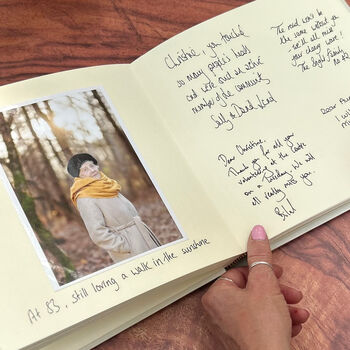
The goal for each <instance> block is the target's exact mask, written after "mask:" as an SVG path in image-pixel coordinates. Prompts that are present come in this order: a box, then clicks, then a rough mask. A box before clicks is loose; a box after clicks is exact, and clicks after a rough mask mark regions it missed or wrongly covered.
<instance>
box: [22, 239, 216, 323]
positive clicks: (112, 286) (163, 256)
mask: <svg viewBox="0 0 350 350" xmlns="http://www.w3.org/2000/svg"><path fill="white" fill-rule="evenodd" d="M209 244H210V242H209V241H208V239H206V238H203V239H199V240H192V242H189V243H188V244H187V245H186V246H185V247H182V248H181V250H180V251H177V250H174V251H168V250H167V251H164V252H162V253H160V254H159V255H158V256H148V257H147V256H146V257H145V259H144V260H143V261H141V262H139V263H138V264H136V265H134V266H132V267H131V268H129V269H128V270H124V271H120V270H119V272H118V273H116V274H114V275H111V276H110V277H109V278H107V279H101V280H100V281H98V282H86V283H85V284H84V285H83V286H80V288H77V289H74V290H73V292H72V294H71V295H70V297H69V298H68V299H63V298H62V297H61V298H60V297H59V296H57V297H54V298H53V297H52V298H48V299H47V300H45V301H43V303H42V304H41V305H36V306H33V307H30V308H28V309H27V310H26V313H25V314H26V318H27V321H28V322H29V323H30V324H31V325H34V324H38V323H39V322H40V321H42V320H45V319H47V318H48V317H53V316H54V315H56V314H58V313H60V314H62V313H64V312H69V310H70V309H71V308H72V307H74V306H75V305H77V304H81V303H84V302H87V301H88V300H89V298H91V296H93V295H101V297H103V298H104V296H103V294H104V293H105V292H106V291H107V290H112V291H113V292H116V293H119V292H120V291H121V288H122V287H123V285H124V284H127V283H128V281H129V280H130V279H134V278H139V277H140V276H143V275H145V274H147V272H148V271H150V270H160V269H162V268H166V266H167V265H168V264H169V263H172V262H173V261H175V260H176V259H178V258H179V256H181V255H185V254H186V255H189V254H193V253H195V252H196V251H198V250H199V249H202V248H204V247H205V246H207V245H209ZM174 249H176V248H174Z"/></svg>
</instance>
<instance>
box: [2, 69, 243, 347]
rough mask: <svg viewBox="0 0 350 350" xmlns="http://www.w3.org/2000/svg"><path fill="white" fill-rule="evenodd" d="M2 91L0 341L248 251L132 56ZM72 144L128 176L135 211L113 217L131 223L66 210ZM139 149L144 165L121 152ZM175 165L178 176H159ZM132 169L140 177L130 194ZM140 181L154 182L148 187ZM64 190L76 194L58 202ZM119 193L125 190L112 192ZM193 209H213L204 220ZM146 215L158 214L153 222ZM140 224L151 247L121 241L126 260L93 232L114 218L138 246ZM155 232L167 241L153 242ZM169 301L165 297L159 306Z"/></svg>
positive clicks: (39, 336) (126, 318)
mask: <svg viewBox="0 0 350 350" xmlns="http://www.w3.org/2000/svg"><path fill="white" fill-rule="evenodd" d="M0 91H1V92H0V135H1V136H0V153H1V154H0V158H1V162H2V167H1V168H0V175H1V178H0V180H1V181H0V199H1V200H0V221H1V223H2V232H3V238H2V244H1V259H0V260H1V264H0V265H1V276H2V286H3V288H2V289H1V293H0V295H1V299H2V300H4V301H6V302H5V303H3V305H2V309H1V320H0V328H1V329H2V330H6V331H5V332H2V335H1V339H0V348H1V349H4V350H5V349H6V350H8V349H19V348H22V347H25V346H28V345H30V344H33V343H35V342H38V341H41V340H43V339H45V338H47V337H50V336H52V335H55V334H56V333H58V332H62V331H64V330H65V329H67V328H69V327H70V326H72V325H75V324H78V323H79V322H81V321H84V320H87V319H90V318H91V317H93V316H95V315H97V314H99V313H101V312H103V311H106V310H109V309H111V308H113V307H115V306H117V305H120V304H123V303H124V302H126V301H130V300H132V299H135V298H137V297H138V296H141V295H142V294H144V293H146V292H147V291H150V290H154V289H155V288H157V287H159V286H162V285H164V284H167V283H168V282H170V281H174V283H176V280H177V279H179V278H181V277H184V276H186V275H188V274H190V273H192V272H194V271H199V270H201V274H202V276H203V278H204V279H205V278H206V277H204V275H206V274H207V273H208V275H207V276H209V274H210V271H212V270H213V269H214V266H212V267H210V268H209V269H208V270H206V269H205V267H206V266H209V265H213V264H214V263H218V262H220V263H219V265H216V266H215V268H219V267H222V266H224V265H225V264H226V263H228V262H225V261H224V260H225V259H228V258H229V257H232V256H234V255H237V254H239V253H240V251H239V248H238V245H237V244H235V243H233V242H232V239H230V236H229V234H228V233H227V232H228V230H227V227H226V224H225V222H224V220H222V219H221V216H220V214H219V213H217V212H216V210H215V208H214V207H213V206H212V204H211V201H210V200H209V198H208V197H207V195H206V193H205V192H204V191H203V190H202V189H201V187H200V185H199V184H198V182H197V181H196V179H195V177H194V176H193V174H192V170H191V169H190V167H188V165H187V163H186V162H185V161H184V160H183V157H182V154H181V153H180V152H179V150H178V149H177V146H176V144H175V143H174V142H173V141H172V139H171V137H169V135H168V134H167V131H166V129H164V128H163V126H162V125H161V124H159V125H158V124H157V123H156V121H157V117H156V111H155V110H154V108H153V107H152V105H151V104H150V103H149V101H148V100H147V98H146V97H145V96H144V94H143V92H142V90H141V89H140V87H139V85H138V83H137V81H135V80H134V79H133V76H132V73H131V72H130V67H129V65H112V66H100V67H92V68H86V69H79V70H74V71H67V72H62V73H57V74H52V75H48V76H44V77H40V78H37V79H31V80H27V81H23V82H19V83H16V84H12V85H8V86H4V87H1V88H0ZM72 107H74V108H72ZM108 116H112V118H109V119H108V118H107V117H108ZM49 117H50V118H51V117H54V118H52V119H53V120H51V121H50V119H49ZM124 119H128V122H124ZM144 121H146V124H145V123H144ZM116 123H119V124H118V125H119V126H118V125H116ZM130 126H134V128H130ZM121 129H122V131H123V132H124V133H125V134H126V136H127V138H128V139H129V142H130V144H129V146H128V145H126V144H123V143H121V142H119V143H118V144H117V145H116V144H115V142H116V140H117V134H116V130H118V133H121ZM150 130H151V131H150ZM58 131H60V132H58ZM62 131H64V132H62ZM62 133H63V136H67V137H66V138H64V137H63V136H62ZM124 139H125V137H124ZM139 139H142V140H143V142H140V140H139ZM118 140H119V138H118ZM64 141H65V142H64ZM67 145H68V147H66V146H67ZM65 148H66V153H67V155H66V153H65V151H64V149H65ZM69 150H70V151H71V152H70V153H69V152H68V151H69ZM54 151H55V152H54ZM156 151H157V152H156ZM72 152H74V153H77V154H80V153H85V152H87V153H89V154H90V155H91V154H93V155H94V156H95V157H96V159H97V160H96V159H95V160H96V162H97V163H98V164H99V166H100V170H101V171H103V173H104V174H105V175H107V176H108V177H109V178H110V179H113V180H114V179H116V180H118V181H119V182H120V184H121V190H120V191H121V192H120V194H122V195H123V198H124V199H123V203H124V207H122V208H125V209H123V210H124V211H123V210H121V213H119V212H118V215H115V216H116V218H117V219H118V218H119V217H122V216H126V217H127V218H129V216H128V215H131V214H132V216H133V217H132V219H131V221H129V220H130V219H128V220H127V222H126V223H125V224H122V225H114V226H113V224H111V225H109V224H107V223H105V224H100V223H101V220H102V219H101V215H99V214H97V215H96V211H91V210H90V211H89V212H88V215H85V216H83V215H81V218H80V211H79V210H77V209H79V208H77V207H74V206H73V205H72V204H73V203H71V205H70V206H67V207H65V206H64V205H62V202H59V201H64V199H65V197H68V198H69V188H70V186H71V185H72V184H73V183H75V182H74V181H75V180H74V178H77V177H79V176H80V173H79V176H77V174H73V175H72V174H70V175H69V174H68V173H67V162H68V164H69V161H68V159H69V157H71V156H72ZM132 152H136V156H137V157H138V159H139V163H140V164H139V163H138V162H133V163H129V161H127V162H125V161H124V160H123V159H124V158H127V160H128V159H129V158H135V154H133V153H132ZM45 155H46V156H47V158H45V157H44V156H45ZM45 159H46V161H45ZM90 159H91V158H90ZM47 160H49V161H47ZM83 164H85V163H83ZM91 164H95V163H93V162H91ZM95 165H96V164H95ZM142 168H143V170H142ZM165 169H166V171H167V172H171V173H172V174H174V175H176V176H174V177H167V176H160V174H162V173H163V172H164V171H165ZM179 169H181V171H179ZM73 170H74V169H73ZM71 171H72V170H71ZM143 171H144V172H146V173H147V175H148V177H145V174H144V173H143ZM135 172H141V173H142V174H143V175H142V174H141V173H140V174H139V173H137V174H138V175H137V176H135ZM125 174H127V176H124V175H125ZM71 175H72V176H71ZM92 175H93V174H92ZM126 177H131V178H134V179H136V180H135V181H134V183H132V184H131V185H130V186H129V187H130V188H129V192H127V189H128V183H127V181H126V180H127V179H126ZM142 179H143V180H144V181H143V182H142ZM54 180H55V181H56V182H52V181H54ZM142 184H145V187H144V189H143V190H139V188H142V187H141V185H142ZM60 188H62V189H64V190H65V191H66V192H65V195H64V196H62V197H60V198H59V199H58V197H56V195H57V194H58V193H60V192H59V191H58V190H59V189H60ZM127 193H128V194H127ZM138 194H139V195H138ZM52 197H53V198H52ZM119 197H120V196H119V193H118V196H115V195H114V194H113V197H112V198H103V200H106V199H107V200H112V201H113V200H114V198H119ZM153 198H155V201H154V200H153ZM83 199H84V198H83ZM88 199H89V198H88ZM78 201H79V200H78ZM132 202H133V204H134V206H133V205H132V204H130V203H132ZM78 203H79V202H78ZM125 203H126V204H125ZM128 203H129V204H128ZM155 203H157V204H156V205H155ZM193 207H195V208H196V209H197V210H200V211H201V212H202V215H203V217H196V218H194V217H193V214H192V208H193ZM113 208H114V210H116V207H113ZM136 208H137V213H138V214H139V215H137V214H135V213H136ZM117 210H118V209H117ZM107 211H108V208H107ZM107 211H106V210H105V211H104V215H106V213H107ZM71 213H73V214H74V215H72V216H71V215H70V214H71ZM97 213H98V211H97ZM129 213H131V214H129ZM147 217H148V218H149V219H150V221H149V223H145V222H143V220H144V221H146V218H147ZM90 218H94V220H92V226H93V225H95V224H97V223H98V228H97V229H96V230H94V229H93V230H91V226H89V225H90V224H89V222H90ZM104 218H105V220H107V217H106V216H105V217H104ZM80 219H81V220H82V221H81V222H80V221H79V220H80ZM79 222H80V223H79ZM84 224H85V226H86V227H85V226H84ZM147 224H148V225H147ZM134 225H135V227H136V228H137V230H138V231H137V232H143V235H147V233H148V235H149V236H148V239H149V240H150V239H151V240H152V241H151V243H148V242H147V244H151V246H150V247H149V248H148V250H147V249H144V248H143V249H142V251H141V252H140V251H138V252H137V253H133V254H129V253H128V252H129V251H128V250H127V249H125V251H123V250H121V248H120V250H118V249H119V248H115V249H114V250H112V253H113V251H116V252H117V253H118V254H119V255H117V257H120V256H121V255H122V258H120V259H119V260H117V259H115V256H113V255H110V254H109V252H110V251H109V250H107V248H108V247H107V248H105V247H106V245H105V244H108V242H109V241H108V240H107V243H106V242H104V241H103V237H99V238H96V237H94V236H93V235H94V234H96V232H97V233H98V232H103V233H104V234H106V235H107V233H108V232H107V231H106V227H111V230H112V231H113V230H115V231H118V232H119V233H120V232H124V233H123V234H122V233H120V234H118V235H116V236H117V237H120V236H121V237H124V239H125V241H126V242H128V244H130V242H131V238H132V235H133V234H135V231H132V230H131V227H134ZM89 227H90V230H89ZM140 227H141V228H140ZM146 228H147V229H146ZM145 229H146V231H145ZM123 230H126V231H123ZM145 232H146V233H145ZM217 232H220V236H219V237H218V236H217V235H216V234H217ZM165 233H166V234H165ZM50 237H52V239H50ZM155 238H157V240H158V244H160V246H156V247H155ZM125 241H124V242H125ZM139 241H141V240H140V239H139V240H138V241H137V242H139ZM228 241H229V242H232V245H231V244H227V242H228ZM122 247H123V246H122ZM129 248H130V250H131V245H130V246H129ZM124 252H125V254H124V255H123V254H122V253H124ZM131 252H132V251H131ZM186 288H187V284H186V283H185V284H180V285H179V287H178V289H177V290H178V291H179V293H181V289H183V291H184V290H185V289H186ZM164 290H165V291H166V290H167V288H165V289H164ZM155 293H156V292H155ZM141 298H142V297H141ZM167 298H168V297H167V296H166V295H162V296H161V298H160V299H159V301H160V303H161V302H162V301H164V300H167ZM142 300H143V299H142ZM145 300H146V299H145ZM140 303H141V304H143V303H144V301H142V302H140ZM154 304H155V302H154V301H152V305H150V306H149V307H148V305H146V304H143V308H142V309H140V310H139V315H137V308H136V310H135V309H134V310H133V313H132V315H129V314H128V310H127V308H123V309H121V312H123V314H121V315H120V320H123V321H122V322H121V323H120V324H119V326H120V327H123V326H124V325H126V324H128V322H132V320H135V319H140V317H142V315H143V314H144V313H145V311H146V312H148V311H149V310H150V309H154V308H156V306H155V305H154Z"/></svg>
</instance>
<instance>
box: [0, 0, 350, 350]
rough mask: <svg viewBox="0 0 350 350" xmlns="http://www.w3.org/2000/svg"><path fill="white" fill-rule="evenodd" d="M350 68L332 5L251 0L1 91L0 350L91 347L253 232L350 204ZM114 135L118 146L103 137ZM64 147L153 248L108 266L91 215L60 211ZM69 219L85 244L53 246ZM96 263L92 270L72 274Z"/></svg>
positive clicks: (207, 270) (307, 222)
mask: <svg viewBox="0 0 350 350" xmlns="http://www.w3.org/2000/svg"><path fill="white" fill-rule="evenodd" d="M349 76H350V12H349V8H348V6H347V5H346V3H345V2H344V1H342V0H332V1H331V0H318V1H316V0H309V1H307V2H305V1H301V0H297V1H293V2H290V1H285V0H280V1H273V0H257V1H255V2H253V3H250V4H247V5H245V6H243V7H241V8H239V9H236V10H233V11H230V12H227V13H225V14H223V15H220V16H218V17H215V18H213V19H211V20H209V21H206V22H204V23H202V24H200V25H197V26H195V27H193V28H191V29H189V30H187V31H185V32H183V33H181V34H179V35H177V36H175V37H174V38H172V39H170V40H168V41H166V42H165V43H163V44H161V45H159V46H158V47H156V48H155V49H153V50H151V51H150V52H148V53H147V54H145V55H143V56H142V57H140V58H139V59H137V60H136V61H135V62H133V63H132V64H130V65H108V66H98V67H90V68H84V69H79V70H74V71H67V72H62V73H57V74H52V75H49V76H44V77H40V78H36V79H31V80H27V81H23V82H19V83H16V84H12V85H8V86H4V87H1V88H0V111H1V112H0V133H1V143H0V158H1V159H2V164H3V166H2V169H1V179H2V181H1V183H0V197H1V200H0V220H1V223H2V232H3V235H2V244H1V258H0V259H1V264H0V266H1V275H2V277H3V280H2V288H1V299H2V301H3V304H5V305H3V306H2V308H1V329H2V330H3V332H2V335H1V339H0V348H1V349H3V350H8V349H20V348H36V347H39V348H40V347H44V348H45V349H61V348H66V347H67V344H70V346H71V347H74V348H83V347H87V348H88V347H91V346H92V345H95V344H97V343H98V342H100V341H103V340H104V339H106V337H108V336H111V335H113V334H116V333H117V332H119V331H121V330H122V329H125V328H126V327H128V326H130V325H131V324H133V323H135V322H137V321H138V320H140V319H142V318H144V317H146V316H147V315H149V314H151V313H152V312H154V311H156V310H157V309H159V308H161V307H163V306H164V305H167V304H168V303H170V302H172V301H173V300H176V298H179V297H181V296H182V295H184V294H186V293H188V292H189V291H191V290H193V289H194V288H196V287H198V286H200V285H201V284H203V283H205V282H207V281H208V280H210V279H211V278H214V277H215V276H217V275H218V273H220V272H221V271H222V269H223V267H224V266H226V265H228V264H229V263H231V262H232V261H233V260H235V259H236V258H237V257H239V256H241V255H242V254H244V252H245V251H246V241H247V237H248V235H249V232H250V229H251V227H252V226H253V225H255V224H258V223H259V224H262V225H264V226H265V228H266V229H267V232H268V235H269V238H270V240H271V244H272V247H273V248H275V247H278V246H280V245H282V244H284V243H286V242H288V241H290V240H292V239H294V238H296V237H297V236H299V235H301V234H303V233H305V232H307V231H308V230H310V229H311V228H313V227H315V226H317V225H320V224H322V223H323V222H325V221H327V220H329V219H331V218H333V217H335V216H337V215H340V214H341V213H343V212H345V211H347V210H348V209H349V208H350V193H349V192H348V189H349V172H350V161H349V146H350V137H349V136H350V88H349V81H348V80H349ZM72 110H75V112H74V113H75V114H74V113H73V112H72ZM73 114H74V115H73ZM50 118H51V119H50ZM77 120H78V122H77ZM55 128H56V129H55ZM112 129H113V132H112V131H111V130H112ZM62 130H65V131H66V134H64V133H63V134H62ZM121 133H122V134H123V135H126V136H125V137H126V138H127V140H128V142H129V143H123V144H121V143H119V141H118V142H117V141H116V138H114V137H112V136H113V135H117V134H118V135H119V134H121ZM115 137H117V136H115ZM123 137H124V136H123ZM118 140H119V139H118ZM72 151H73V153H78V154H81V153H89V154H91V155H93V156H94V157H95V158H98V161H99V165H100V170H103V173H105V174H106V175H107V176H108V177H110V178H116V179H117V180H119V181H120V182H121V185H122V186H121V187H122V189H121V193H123V195H125V192H123V191H124V190H125V191H126V190H128V193H129V195H126V197H127V198H129V199H130V198H134V200H133V199H131V202H133V201H135V203H134V204H135V207H136V208H137V210H138V214H139V215H140V218H138V219H137V220H138V221H137V225H138V227H139V226H140V225H144V226H145V227H146V224H147V227H149V230H150V232H151V231H153V233H152V234H154V235H155V236H156V237H157V239H159V242H160V244H161V245H160V246H159V247H150V248H149V249H148V250H144V251H143V252H142V253H138V254H134V255H129V256H125V258H124V259H120V260H118V259H117V258H115V260H113V261H112V260H108V259H110V258H109V256H108V253H109V252H110V250H111V249H112V248H111V247H110V244H109V243H108V242H107V243H106V241H104V240H103V239H102V238H101V236H105V234H103V235H100V236H99V237H97V236H96V235H95V231H94V230H93V229H92V228H91V227H92V226H93V224H89V223H88V221H89V219H91V217H90V216H89V215H85V216H84V215H83V214H82V210H80V211H79V205H78V210H77V209H76V208H74V207H73V208H70V209H71V210H68V211H67V210H66V211H64V209H62V208H63V206H62V203H63V201H64V197H65V194H64V193H63V194H62V196H61V197H59V193H58V192H59V191H58V189H59V188H61V187H62V188H65V185H64V183H66V186H67V187H66V188H69V186H70V185H71V184H72V181H73V179H72V178H69V177H68V174H67V173H66V171H65V167H66V164H67V160H68V159H69V156H70V155H72ZM121 154H122V155H126V159H134V160H133V162H134V163H127V162H126V160H123V159H122V158H118V157H121ZM44 155H46V158H45V160H43V159H44ZM118 159H120V163H118V161H117V160H118ZM92 163H93V162H92ZM42 164H45V167H44V168H41V167H42ZM120 164H124V165H125V166H123V167H121V166H120ZM128 164H129V166H128ZM130 164H132V165H130ZM40 169H41V170H40ZM60 169H61V170H60ZM130 169H133V171H134V172H137V173H138V175H137V177H136V180H135V181H134V182H133V183H131V184H129V183H128V182H127V180H128V179H130V177H133V176H134V172H132V173H131V172H129V170H130ZM135 169H136V170H135ZM139 169H142V170H139ZM78 170H79V169H78ZM142 171H144V172H145V173H147V175H142ZM56 175H57V176H56ZM56 177H57V179H56ZM54 179H56V180H57V182H55V183H54V184H53V182H52V181H53V180H54ZM140 179H143V180H142V181H141V180H140ZM56 180H55V181H56ZM141 183H146V184H147V183H148V184H149V187H150V188H151V190H149V191H151V192H147V194H148V193H152V195H149V196H146V197H147V198H149V197H152V198H156V197H157V198H158V199H157V203H158V204H157V210H158V208H162V209H161V210H162V213H163V212H165V214H164V216H162V217H166V220H165V221H166V224H164V227H165V226H166V228H164V227H163V226H162V225H163V223H162V222H161V220H158V219H157V218H158V216H157V215H158V211H154V212H153V213H154V214H153V215H154V217H153V220H151V221H150V223H147V222H146V224H144V222H143V221H147V220H146V219H145V217H144V216H147V215H150V214H149V213H148V214H147V210H146V209H149V210H151V211H152V207H150V206H149V205H148V204H149V202H147V201H146V202H144V203H146V204H144V203H141V204H140V203H139V202H138V201H139V199H138V198H141V197H142V196H141V197H137V195H135V192H137V191H138V189H139V188H140V186H141V185H140V184H141ZM141 187H142V186H141ZM143 193H145V192H143ZM50 196H52V198H50ZM133 196H134V197H133ZM144 197H145V196H144ZM144 197H143V200H145V198H144ZM152 203H153V202H152ZM138 204H139V206H138ZM150 208H151V209H150ZM80 209H81V208H80ZM70 212H71V213H74V215H76V216H77V215H78V216H79V214H81V216H82V218H83V222H84V224H85V225H86V230H85V229H84V230H85V231H82V232H83V233H84V237H86V238H87V239H89V240H91V241H93V242H94V243H91V245H88V244H87V243H86V244H87V245H86V247H88V248H86V249H81V247H80V246H81V245H82V244H83V243H82V242H83V241H82V240H80V238H79V239H78V240H77V239H76V242H75V244H76V246H75V250H74V249H73V250H72V253H69V252H68V253H67V249H66V247H68V246H70V243H71V240H73V239H74V237H77V236H75V235H78V234H79V233H78V232H77V231H79V230H75V231H74V232H73V230H72V231H71V235H70V236H69V235H68V236H67V234H66V235H65V236H60V232H61V227H62V225H63V223H64V222H71V221H69V220H68V219H67V220H66V221H65V219H64V217H65V216H66V217H69V216H70V215H71V213H70ZM162 215H163V214H162ZM151 216H152V215H151ZM135 217H136V215H135ZM151 219H152V218H151ZM72 220H73V219H72ZM135 220H136V219H135ZM90 221H91V220H90ZM92 221H93V222H94V220H92ZM91 225H92V226H91ZM135 225H136V224H135ZM137 225H136V226H137ZM107 226H108V225H107ZM122 226H123V227H122V228H121V227H119V228H120V230H127V229H128V226H127V225H122ZM58 227H59V228H58ZM71 227H72V226H71ZM81 227H83V226H81ZM163 229H164V230H165V231H166V232H168V233H167V236H166V237H165V236H162V234H163V231H162V230H163ZM169 230H170V231H171V232H170V234H169ZM117 231H118V230H117ZM43 232H44V233H45V234H44V233H43ZM47 232H51V236H50V237H51V238H48V235H49V234H48V233H47ZM52 232H54V234H52ZM79 232H80V231H79ZM98 232H101V231H98ZM55 234H56V235H55ZM67 237H68V238H67ZM79 237H80V236H79ZM90 237H91V239H90ZM96 237H97V238H96ZM125 239H126V240H127V239H128V237H127V236H126V238H125ZM51 243H52V245H51ZM84 244H85V243H84ZM95 245H96V249H99V250H96V251H95V250H94V249H95ZM98 245H99V247H97V246H98ZM84 247H85V246H84ZM56 248H57V249H56ZM118 249H119V248H118ZM112 250H113V249H112ZM84 252H86V255H85V256H84V255H82V254H83V253H84ZM118 252H119V253H120V252H121V250H119V251H118ZM75 253H76V254H77V255H76V256H74V254H75ZM96 256H103V257H105V258H103V259H104V264H102V263H100V261H99V262H98V263H96V264H95V267H94V269H93V271H90V270H89V271H88V273H86V268H85V266H90V265H93V264H94V262H96V261H97V260H96V259H97V258H96ZM72 261H73V263H72ZM78 265H79V268H80V270H79V271H78V272H77V270H76V269H77V266H78Z"/></svg>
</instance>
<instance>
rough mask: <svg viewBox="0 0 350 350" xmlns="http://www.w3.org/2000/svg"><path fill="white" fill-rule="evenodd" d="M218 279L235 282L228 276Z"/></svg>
mask: <svg viewBox="0 0 350 350" xmlns="http://www.w3.org/2000/svg"><path fill="white" fill-rule="evenodd" d="M218 280H224V281H228V282H231V283H234V282H233V280H231V278H227V277H219V278H218Z"/></svg>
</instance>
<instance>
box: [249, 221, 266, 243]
mask: <svg viewBox="0 0 350 350" xmlns="http://www.w3.org/2000/svg"><path fill="white" fill-rule="evenodd" d="M266 238H267V235H266V232H265V229H264V227H263V226H261V225H256V226H254V227H253V229H252V239H253V240H254V241H263V240H264V239H266Z"/></svg>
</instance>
